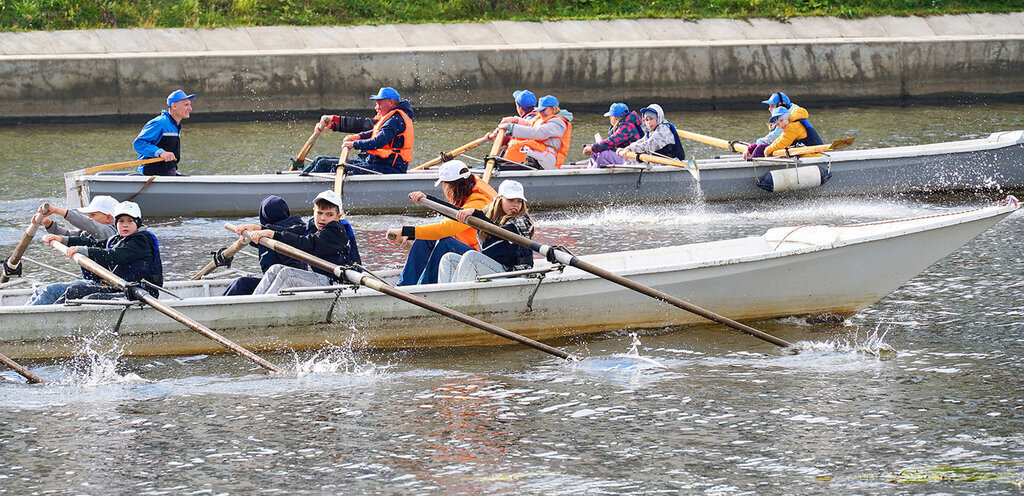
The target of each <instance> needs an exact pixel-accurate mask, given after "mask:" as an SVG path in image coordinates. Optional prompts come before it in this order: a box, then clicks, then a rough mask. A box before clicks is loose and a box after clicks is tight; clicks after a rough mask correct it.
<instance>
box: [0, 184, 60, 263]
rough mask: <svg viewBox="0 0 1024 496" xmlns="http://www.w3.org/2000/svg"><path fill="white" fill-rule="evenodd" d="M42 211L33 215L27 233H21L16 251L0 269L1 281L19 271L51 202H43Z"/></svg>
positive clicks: (15, 247)
mask: <svg viewBox="0 0 1024 496" xmlns="http://www.w3.org/2000/svg"><path fill="white" fill-rule="evenodd" d="M39 208H40V210H42V211H41V212H40V211H36V213H35V214H34V215H32V220H31V221H30V222H29V223H28V227H26V228H25V233H24V234H22V235H21V239H20V240H18V244H17V245H15V246H14V251H13V252H11V256H10V257H9V258H7V260H5V261H4V266H3V267H2V270H0V283H5V282H7V281H9V280H10V279H11V277H12V275H14V274H17V273H19V271H20V267H21V257H22V255H24V254H25V251H26V250H28V246H29V245H30V244H32V239H33V238H35V236H36V231H38V230H39V225H40V224H42V223H43V217H45V213H46V212H49V211H50V204H49V203H43V204H42V205H40V206H39Z"/></svg>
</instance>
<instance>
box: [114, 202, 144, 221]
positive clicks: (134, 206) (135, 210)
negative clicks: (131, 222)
mask: <svg viewBox="0 0 1024 496" xmlns="http://www.w3.org/2000/svg"><path fill="white" fill-rule="evenodd" d="M122 215H128V216H131V218H133V219H135V222H136V223H138V224H141V223H142V209H140V208H139V204H138V203H135V202H130V201H124V202H121V203H118V204H117V207H114V219H117V218H118V217H120V216H122Z"/></svg>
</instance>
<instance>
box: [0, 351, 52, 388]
mask: <svg viewBox="0 0 1024 496" xmlns="http://www.w3.org/2000/svg"><path fill="white" fill-rule="evenodd" d="M0 363H3V364H4V365H6V366H7V367H8V368H9V369H11V370H13V371H15V372H17V373H18V374H20V375H21V376H22V377H24V378H25V380H27V381H28V382H29V383H30V384H42V383H44V382H46V381H44V380H43V378H42V377H39V376H38V375H35V374H33V373H32V371H31V370H29V369H26V368H25V367H22V366H21V365H20V364H18V362H15V361H14V360H11V359H10V358H7V355H4V354H3V353H0Z"/></svg>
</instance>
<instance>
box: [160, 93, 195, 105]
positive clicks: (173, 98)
mask: <svg viewBox="0 0 1024 496" xmlns="http://www.w3.org/2000/svg"><path fill="white" fill-rule="evenodd" d="M195 97H196V94H195V93H193V94H191V95H186V94H185V92H184V91H181V90H174V92H173V93H171V94H170V95H167V106H168V107H170V106H171V104H172V103H174V102H180V101H182V100H191V99H193V98H195Z"/></svg>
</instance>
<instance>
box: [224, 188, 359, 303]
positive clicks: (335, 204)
mask: <svg viewBox="0 0 1024 496" xmlns="http://www.w3.org/2000/svg"><path fill="white" fill-rule="evenodd" d="M342 212H343V211H342V206H341V197H340V196H338V194H337V193H335V192H334V191H331V190H327V191H324V192H321V193H320V194H318V195H316V198H314V199H313V218H312V219H310V220H309V224H308V225H307V226H306V231H305V232H304V233H303V234H295V233H293V232H289V231H274V230H273V229H262V227H261V226H258V225H255V224H247V225H241V226H237V228H236V230H235V232H236V233H238V235H239V236H241V234H242V231H243V230H246V231H249V232H250V234H251V240H250V241H252V242H253V243H256V244H259V240H260V239H261V238H264V237H269V238H270V239H273V240H276V241H280V242H282V243H284V244H286V245H288V246H292V247H294V248H298V249H299V250H302V251H304V252H306V253H309V254H310V255H313V256H316V257H320V258H322V259H324V260H326V261H328V262H330V263H332V264H336V265H352V264H356V263H360V259H359V249H358V248H357V246H356V237H355V231H353V229H352V226H351V225H350V224H349V223H348V221H346V220H345V219H344V218H343V216H344V214H343V213H342ZM311 269H312V270H303V269H297V268H295V267H289V266H287V265H284V264H275V265H273V266H271V267H270V268H269V269H267V271H266V273H264V274H263V278H262V279H260V282H259V284H257V285H256V289H255V290H253V292H252V294H254V295H259V294H266V293H277V292H279V291H280V290H282V289H285V288H294V287H304V286H328V285H331V284H334V283H337V282H341V280H340V279H339V278H337V277H335V276H334V274H333V273H331V272H328V271H325V270H323V269H320V268H318V267H311Z"/></svg>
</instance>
